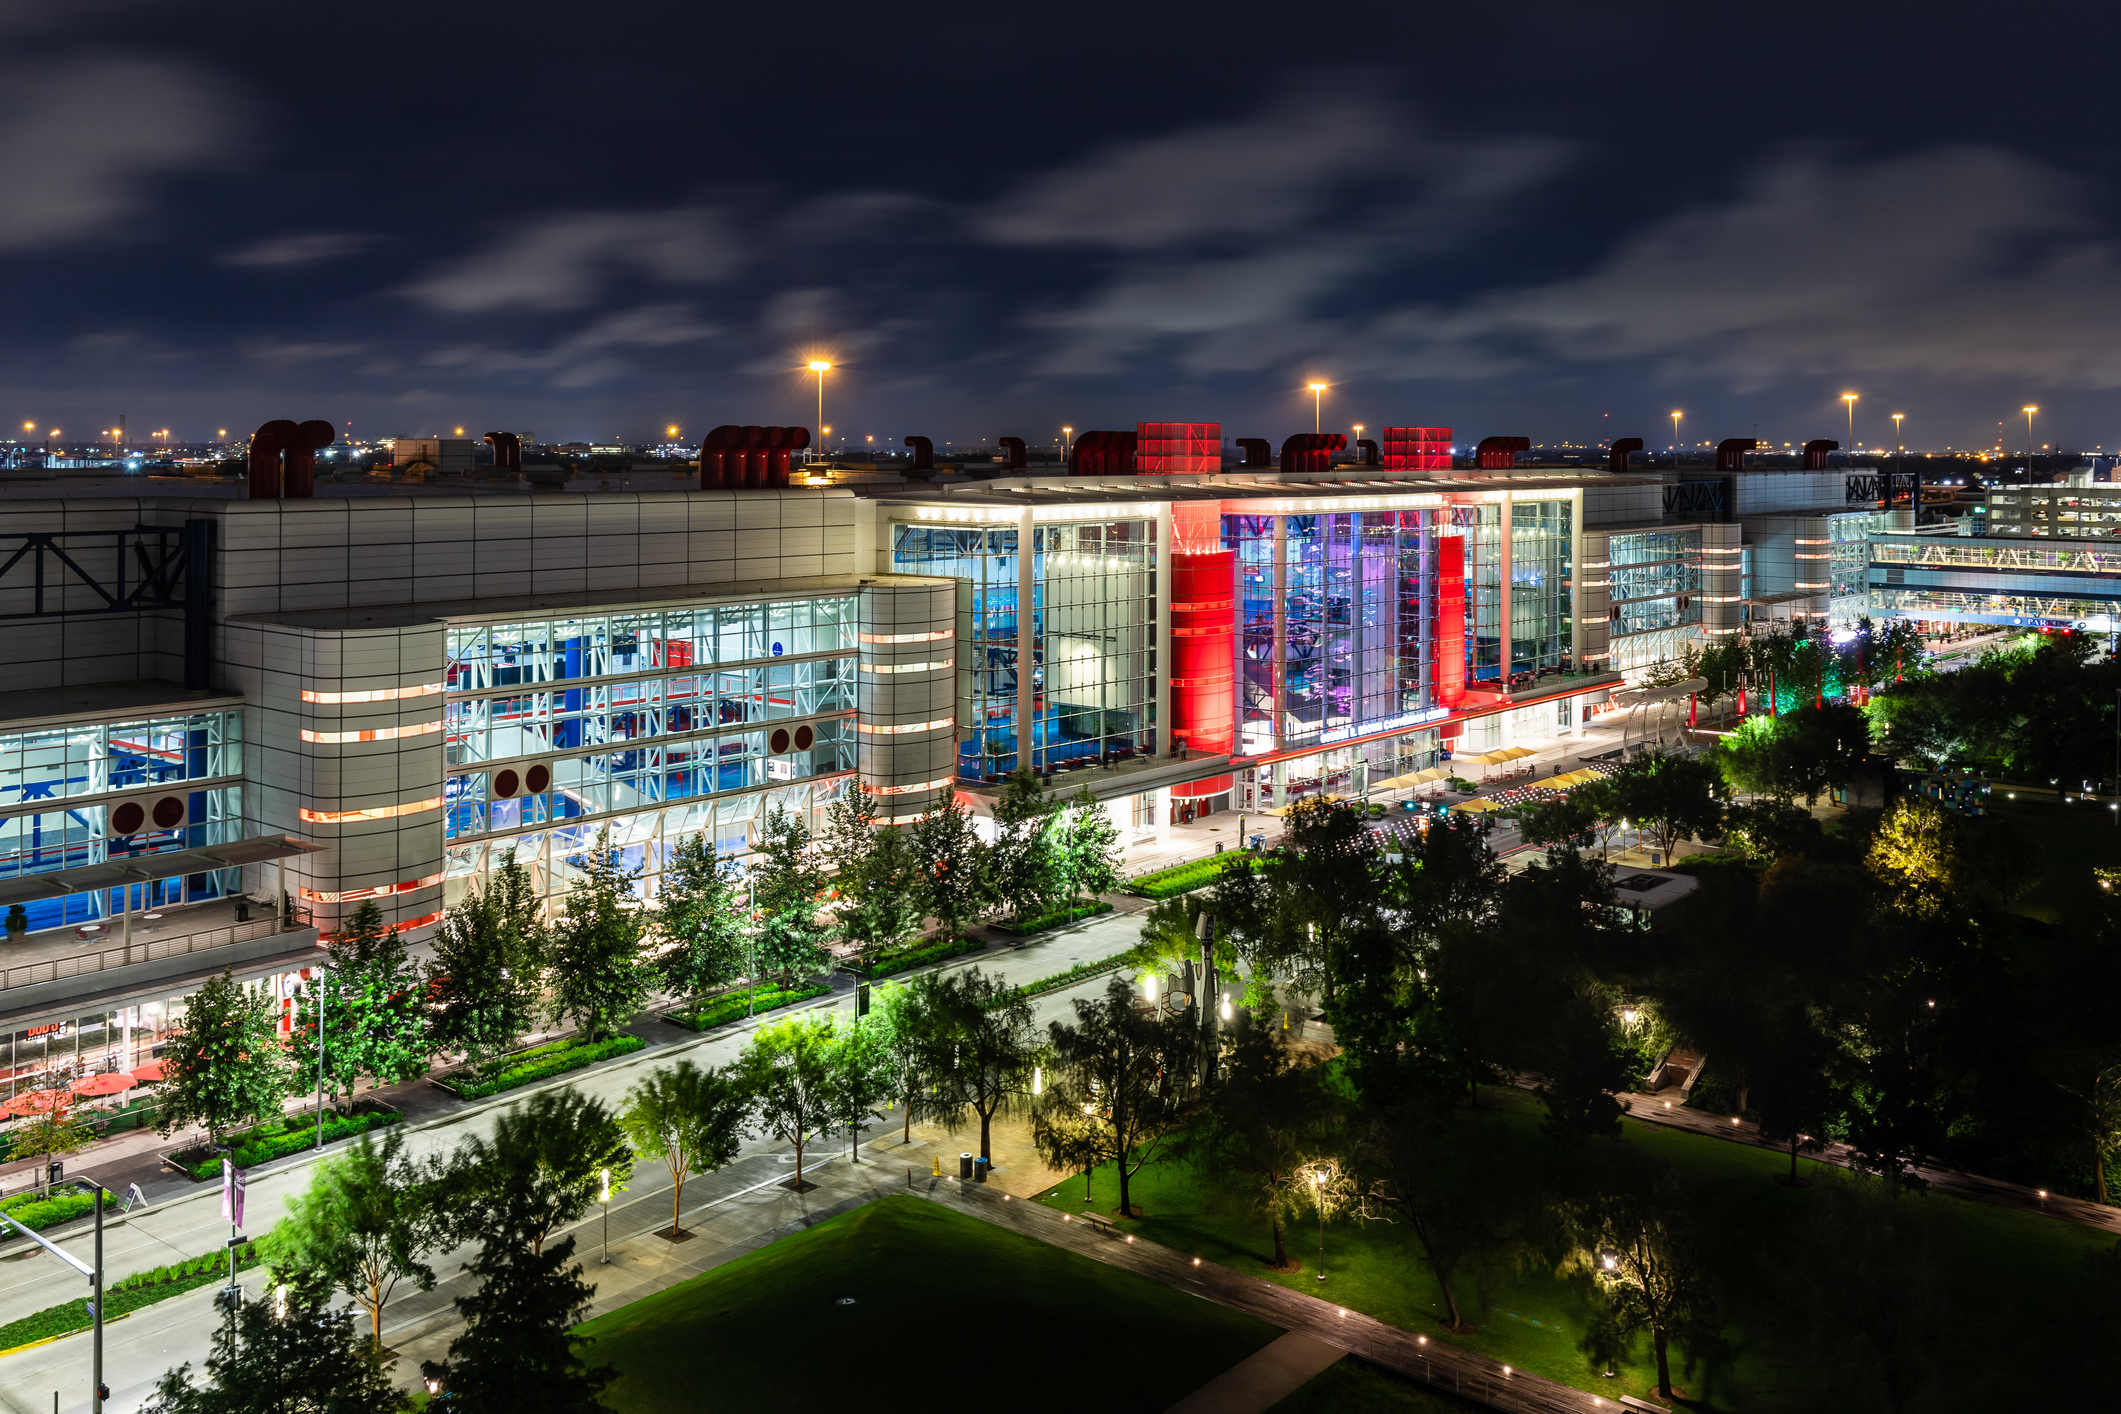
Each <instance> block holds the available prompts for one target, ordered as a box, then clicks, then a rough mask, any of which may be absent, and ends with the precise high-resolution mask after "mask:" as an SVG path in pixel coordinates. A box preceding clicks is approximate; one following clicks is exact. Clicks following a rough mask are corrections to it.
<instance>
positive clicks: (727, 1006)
mask: <svg viewBox="0 0 2121 1414" xmlns="http://www.w3.org/2000/svg"><path fill="white" fill-rule="evenodd" d="M831 990H832V988H831V987H830V986H829V985H827V984H826V983H822V982H815V983H812V984H810V985H808V986H804V987H794V988H781V987H771V986H768V987H760V988H759V989H758V992H757V996H758V1005H757V1007H756V1010H758V1011H760V1012H768V1011H776V1010H778V1009H779V1008H781V1007H784V1006H794V1005H795V1004H796V1003H797V1002H807V1001H809V1000H810V999H811V998H812V997H822V996H824V995H825V993H827V992H829V991H831ZM750 1000H751V994H750V993H748V992H746V991H744V990H743V989H742V988H738V989H737V990H736V991H734V992H727V993H724V994H723V995H721V996H719V997H716V998H715V999H714V1000H713V1001H711V1002H709V1003H707V1004H706V1005H705V1006H702V1007H700V1008H699V1009H698V1010H697V1011H691V1012H681V1011H674V1012H672V1013H670V1015H669V1016H667V1017H665V1018H664V1019H665V1020H666V1021H674V1022H676V1023H677V1024H678V1025H680V1026H689V1027H691V1028H692V1029H693V1030H694V1031H712V1030H713V1029H714V1028H715V1027H717V1026H727V1025H728V1024H729V1023H730V1022H732V1021H736V1020H738V1019H740V1018H741V1017H743V1016H744V1015H745V1014H746V1012H747V1011H750V1010H752V1009H753V1008H752V1007H751V1006H750Z"/></svg>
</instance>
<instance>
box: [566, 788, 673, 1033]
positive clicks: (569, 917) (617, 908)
mask: <svg viewBox="0 0 2121 1414" xmlns="http://www.w3.org/2000/svg"><path fill="white" fill-rule="evenodd" d="M635 877H636V876H635V875H634V874H633V873H630V872H628V871H627V870H626V869H625V868H624V867H623V866H622V865H621V864H620V862H619V852H618V851H617V850H616V849H614V848H613V847H612V844H611V830H610V828H609V827H608V826H607V827H606V828H604V829H601V830H599V831H597V838H596V843H595V844H594V845H592V846H590V848H589V850H588V852H587V853H585V854H584V855H583V856H582V863H581V870H580V873H579V874H578V875H577V877H576V878H575V881H574V887H573V888H571V889H569V890H568V893H567V902H566V904H565V910H564V912H563V913H562V915H561V918H560V921H559V923H558V924H557V925H556V926H555V927H554V928H553V929H552V930H551V933H550V935H549V938H548V941H547V945H546V961H547V964H548V966H549V967H550V968H551V976H552V996H551V999H550V1001H549V1002H548V1003H547V1008H548V1015H549V1016H550V1017H551V1019H552V1021H553V1022H554V1023H555V1024H557V1023H558V1022H560V1021H561V1020H562V1019H569V1018H571V1019H572V1020H573V1021H574V1023H575V1025H577V1026H579V1027H580V1028H581V1029H582V1031H583V1033H584V1034H585V1035H586V1036H587V1037H588V1038H589V1039H590V1040H592V1041H601V1040H603V1039H604V1038H605V1037H606V1036H608V1035H610V1034H611V1033H612V1032H613V1031H616V1030H618V1028H619V1027H621V1026H623V1025H625V1024H626V1022H627V1021H629V1020H631V1019H632V1018H633V1016H634V1015H635V1014H636V1013H637V1012H639V1011H640V1009H641V1008H642V1007H643V1006H645V1005H646V1004H647V1002H648V993H649V990H650V987H651V985H652V980H651V979H652V975H653V974H652V973H651V972H650V971H649V968H648V964H647V962H646V961H645V959H643V958H642V956H641V934H642V933H643V932H645V931H646V927H645V921H644V919H643V917H642V915H641V912H640V911H639V910H638V909H636V908H633V907H631V906H630V904H631V902H632V889H631V887H630V886H631V883H632V881H633V879H634V878H635Z"/></svg>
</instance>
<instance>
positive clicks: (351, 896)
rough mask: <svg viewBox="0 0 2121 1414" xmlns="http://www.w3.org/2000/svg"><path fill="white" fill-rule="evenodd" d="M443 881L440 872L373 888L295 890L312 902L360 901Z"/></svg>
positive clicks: (407, 891)
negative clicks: (422, 877)
mask: <svg viewBox="0 0 2121 1414" xmlns="http://www.w3.org/2000/svg"><path fill="white" fill-rule="evenodd" d="M441 882H442V876H441V875H440V874H429V875H428V876H427V877H426V878H424V879H407V880H405V881H404V882H403V883H400V884H379V885H377V886H376V887H375V888H372V889H340V890H336V891H334V890H331V889H297V890H296V891H295V892H296V893H298V894H300V895H301V896H302V897H303V898H305V899H308V900H309V901H310V902H311V903H358V902H360V901H361V900H362V899H364V898H388V897H390V896H391V895H392V894H409V893H412V892H413V891H414V890H416V889H425V888H431V887H433V886H434V885H436V884H439V883H441Z"/></svg>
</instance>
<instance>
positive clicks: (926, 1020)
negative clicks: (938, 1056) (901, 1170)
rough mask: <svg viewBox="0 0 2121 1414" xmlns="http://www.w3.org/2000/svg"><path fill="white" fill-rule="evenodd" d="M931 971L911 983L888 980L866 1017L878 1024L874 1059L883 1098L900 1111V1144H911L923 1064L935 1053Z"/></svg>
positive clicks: (924, 1086) (924, 1091)
mask: <svg viewBox="0 0 2121 1414" xmlns="http://www.w3.org/2000/svg"><path fill="white" fill-rule="evenodd" d="M934 982H935V974H933V973H931V974H929V975H928V976H927V977H924V978H921V979H919V980H917V981H915V982H914V983H912V984H911V985H907V984H905V983H887V984H885V985H884V986H881V987H879V988H877V989H876V992H875V993H874V995H873V996H872V998H871V1006H872V1010H871V1011H870V1013H869V1019H870V1021H872V1022H873V1023H875V1024H876V1026H877V1035H878V1040H877V1052H878V1055H877V1063H878V1066H879V1067H880V1069H881V1070H882V1073H883V1094H884V1098H885V1099H886V1100H887V1101H888V1102H890V1103H892V1104H895V1105H897V1106H899V1107H900V1109H902V1110H903V1111H904V1132H903V1133H902V1134H901V1135H900V1139H899V1142H900V1143H902V1144H911V1143H912V1142H913V1121H914V1119H915V1117H916V1115H915V1112H916V1111H919V1112H920V1113H921V1115H922V1116H925V1114H926V1112H927V1108H928V1089H929V1082H928V1064H929V1061H930V1058H931V1057H932V1055H933V1053H934V1042H933V1040H932V1039H931V1038H930V1035H929V1033H930V1031H931V1030H932V1029H933V1028H934V1026H935V1014H934V1004H933V1000H932V991H933V984H934Z"/></svg>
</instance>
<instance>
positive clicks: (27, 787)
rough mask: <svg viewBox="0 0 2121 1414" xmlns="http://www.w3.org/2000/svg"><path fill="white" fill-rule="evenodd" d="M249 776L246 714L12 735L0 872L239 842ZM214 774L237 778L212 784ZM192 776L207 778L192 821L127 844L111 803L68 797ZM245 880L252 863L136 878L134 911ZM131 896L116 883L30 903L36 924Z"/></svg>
mask: <svg viewBox="0 0 2121 1414" xmlns="http://www.w3.org/2000/svg"><path fill="white" fill-rule="evenodd" d="M242 774H243V714H242V712H241V711H240V710H235V711H226V712H197V713H191V714H188V715H184V716H168V717H148V718H141V719H139V720H135V721H124V722H107V723H104V722H99V723H88V724H82V725H76V726H65V727H50V728H39V729H32V730H29V731H23V732H12V733H7V734H4V735H0V811H5V812H6V813H4V814H0V879H6V878H14V877H16V876H19V875H23V874H42V873H49V872H51V871H53V870H58V869H71V868H76V867H78V866H80V865H84V864H100V863H103V862H104V861H106V860H108V859H110V858H112V857H114V856H115V857H119V858H123V857H126V856H129V855H138V854H154V853H160V852H163V851H167V850H174V849H187V848H192V847H196V846H201V845H208V844H225V843H228V842H229V841H231V840H235V839H239V838H241V836H242V815H243V806H242V797H243V792H242V787H241V786H240V785H239V784H236V783H235V779H236V778H240V777H241V776H242ZM211 781H224V782H228V784H224V785H219V786H213V785H207V784H205V783H206V782H211ZM190 782H199V783H201V784H200V785H199V787H198V788H197V789H193V790H188V791H186V792H185V794H186V795H188V796H189V797H190V807H191V808H190V816H191V820H192V823H190V824H188V825H181V826H178V827H176V828H174V829H167V830H144V831H142V832H140V833H138V834H135V835H131V836H128V837H127V838H125V839H123V840H120V841H117V842H115V843H114V842H113V841H111V840H110V839H109V838H108V836H107V833H106V814H107V810H108V806H107V804H105V803H102V802H96V803H87V802H84V803H81V804H76V805H71V806H69V805H64V804H60V803H59V802H64V801H67V800H70V799H74V798H77V797H87V796H101V795H106V794H108V793H111V792H116V791H128V790H143V791H144V790H150V789H164V790H166V789H168V788H170V787H172V786H177V785H181V784H186V783H190ZM41 802H53V804H51V805H49V806H44V805H40V803H41ZM240 876H241V871H240V870H215V871H211V872H209V873H205V874H194V875H188V876H180V877H177V878H172V879H162V880H156V881H154V882H153V883H149V884H136V885H134V886H133V906H134V907H136V908H141V907H147V908H153V907H159V906H161V905H163V904H171V903H179V902H183V901H185V900H188V899H205V898H215V897H218V896H219V895H221V894H222V893H223V892H224V891H226V890H227V889H229V888H233V887H236V881H237V880H238V879H239V878H240ZM123 903H124V901H123V899H122V898H121V897H120V895H119V891H118V890H116V889H109V890H98V891H94V892H89V893H76V894H69V895H66V896H64V897H62V898H54V899H39V900H36V901H34V902H31V903H26V904H24V905H23V908H24V910H25V911H26V912H27V913H28V914H29V919H30V927H31V928H32V929H33V930H35V929H41V928H56V927H59V926H61V925H63V924H70V923H85V922H89V921H91V920H94V919H99V918H105V917H109V916H111V915H113V914H114V913H116V912H118V911H120V910H122V908H123Z"/></svg>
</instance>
